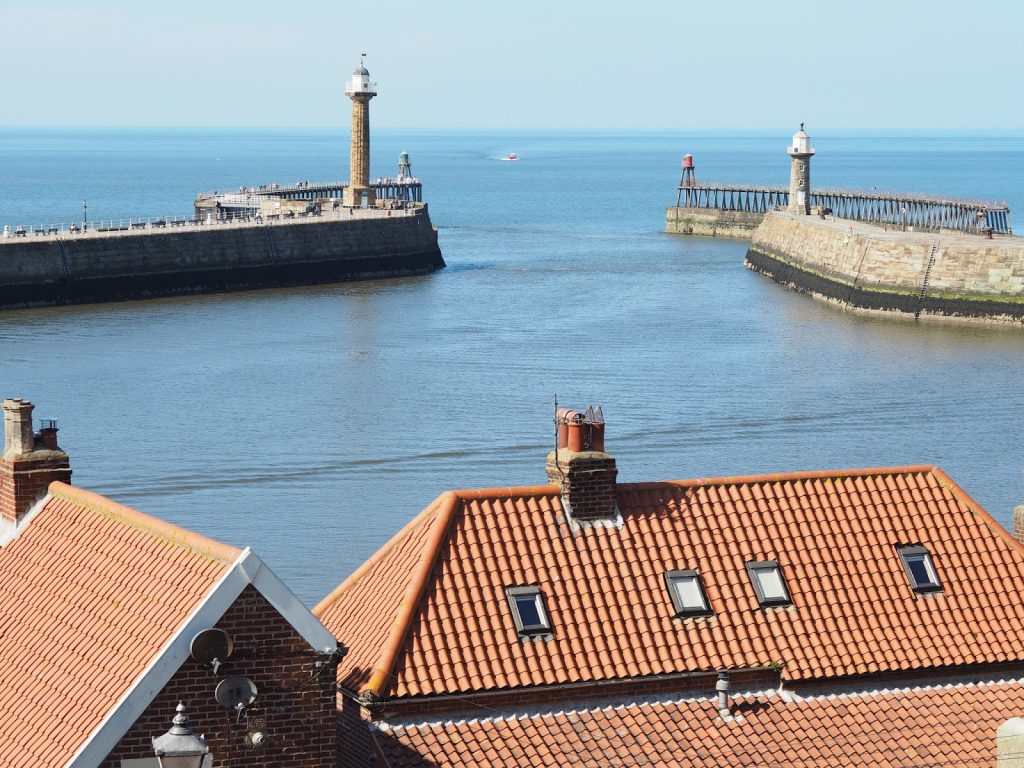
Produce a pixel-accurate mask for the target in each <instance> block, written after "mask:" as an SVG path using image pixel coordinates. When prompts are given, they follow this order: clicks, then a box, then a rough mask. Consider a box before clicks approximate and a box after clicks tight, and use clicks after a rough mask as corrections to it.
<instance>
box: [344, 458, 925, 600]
mask: <svg viewBox="0 0 1024 768" xmlns="http://www.w3.org/2000/svg"><path fill="white" fill-rule="evenodd" d="M935 469H937V467H935V466H934V465H932V464H905V465H896V466H887V467H853V468H850V469H802V470H796V471H793V472H768V473H765V474H761V475H721V476H718V477H695V478H688V479H683V480H651V481H644V482H635V483H618V484H617V488H619V489H622V490H627V491H630V490H638V491H640V490H648V489H654V488H664V487H665V486H674V487H682V488H690V487H695V486H700V485H729V484H733V485H735V484H744V483H768V482H780V481H786V480H814V479H825V478H840V477H868V476H871V475H895V474H909V473H913V472H931V471H932V470H935ZM446 493H449V494H453V495H454V496H456V497H458V498H459V499H460V500H462V501H473V500H477V499H494V498H502V497H508V496H549V495H551V494H557V493H559V488H558V486H557V485H554V484H546V485H513V486H505V487H494V488H463V489H453V490H450V491H446ZM443 495H445V494H442V496H443ZM440 498H441V497H438V499H440ZM438 499H435V501H434V502H433V503H432V504H431V506H433V504H434V503H436V502H437V500H438ZM429 508H430V507H428V508H427V509H429ZM424 511H425V510H424ZM420 514H421V515H422V512H421V513H420ZM418 518H419V515H417V516H416V518H413V521H411V522H414V521H415V520H416V519H418ZM408 525H409V524H407V525H406V526H405V527H403V528H402V530H401V531H399V532H398V534H397V535H396V537H397V536H401V534H402V533H403V532H404V531H405V528H406V527H408ZM393 543H394V539H392V540H391V541H389V542H388V543H387V544H385V545H384V547H385V548H389V547H391V546H392V544H393ZM378 554H379V553H378ZM360 570H361V569H360ZM356 573H358V571H357V572H356ZM354 575H355V574H353V576H354ZM349 578H352V577H351V576H350V577H349ZM346 581H347V580H346Z"/></svg>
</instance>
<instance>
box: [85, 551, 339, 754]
mask: <svg viewBox="0 0 1024 768" xmlns="http://www.w3.org/2000/svg"><path fill="white" fill-rule="evenodd" d="M250 584H252V585H253V586H254V587H256V589H257V590H259V592H260V593H261V594H262V595H263V596H264V597H265V598H266V599H267V602H269V603H270V604H271V605H273V606H274V608H276V609H277V610H278V612H279V613H280V614H281V615H282V616H283V617H284V618H285V620H286V621H287V622H288V623H289V624H291V626H292V627H293V628H294V629H295V631H296V632H298V633H299V634H300V635H301V636H302V638H303V639H304V640H305V641H306V642H308V643H309V644H310V645H311V646H312V647H313V648H314V649H315V650H316V651H318V652H321V653H331V652H332V651H334V649H335V648H337V645H338V642H337V640H335V639H334V635H332V634H331V633H330V632H329V631H328V630H327V628H326V627H324V625H323V624H321V623H320V622H319V621H318V620H317V619H316V617H315V616H313V614H312V613H310V612H309V609H308V608H306V606H304V605H303V604H302V602H301V601H300V600H299V599H298V598H297V597H296V596H295V595H294V594H293V593H292V591H291V590H290V589H288V587H286V586H285V585H284V582H282V581H281V580H280V579H279V578H278V577H277V576H276V575H275V574H274V572H273V571H271V570H270V568H268V567H266V566H265V565H264V564H263V561H262V560H260V558H259V557H258V556H257V555H256V554H255V553H254V552H253V551H252V550H250V549H249V548H248V547H246V548H245V549H244V550H243V551H242V553H241V554H240V555H239V556H238V559H237V560H236V561H235V562H234V563H233V564H232V566H231V567H230V568H229V569H228V570H227V572H226V573H225V574H224V575H223V576H222V577H221V579H220V581H218V582H217V583H216V584H215V585H214V587H213V589H211V590H210V592H209V594H208V595H207V596H206V598H205V599H204V600H203V601H202V602H201V603H200V604H199V605H198V606H197V607H196V609H195V610H194V611H193V612H192V614H191V615H190V616H189V617H188V618H187V619H186V620H185V623H184V624H182V625H181V627H180V628H179V629H178V631H177V632H176V633H175V634H174V635H173V636H172V637H171V639H170V640H168V642H167V644H166V645H165V646H164V647H163V648H162V649H161V650H160V652H159V653H157V655H156V656H155V657H154V658H153V660H152V661H151V662H150V664H149V666H148V667H146V669H145V670H144V671H143V673H142V674H141V675H140V676H139V678H138V679H137V680H136V681H135V682H134V683H133V684H132V686H131V688H129V689H128V691H127V692H126V693H125V694H124V696H122V697H121V700H120V701H118V703H117V704H116V705H114V707H113V708H112V709H111V710H110V711H109V712H108V713H107V716H106V717H105V718H104V719H103V721H102V722H101V723H100V724H99V726H97V728H96V730H94V731H93V732H92V734H91V735H90V736H89V738H88V739H87V740H86V741H85V743H84V744H82V746H81V747H80V748H79V749H78V752H76V753H75V756H74V757H73V758H71V761H70V762H69V763H68V765H67V768H98V766H100V765H101V764H102V763H103V761H104V760H106V759H107V756H108V755H109V754H110V752H111V750H113V749H114V748H115V747H116V746H117V745H118V743H119V742H120V741H121V739H122V738H124V735H125V734H126V733H127V732H128V729H129V728H131V727H132V725H134V724H135V721H136V720H138V719H139V718H140V717H141V716H142V714H143V713H144V712H145V711H146V709H147V708H148V707H149V705H150V704H151V703H152V701H153V699H155V698H156V697H157V695H158V694H159V693H160V692H161V691H162V690H163V689H164V687H165V686H166V685H167V683H169V682H170V680H171V678H172V677H174V675H175V674H176V673H177V671H178V670H179V669H180V668H181V665H182V664H184V663H185V660H186V659H188V657H189V655H190V653H191V646H192V638H193V637H195V636H196V634H197V633H199V632H201V631H202V630H204V629H209V628H210V627H213V626H216V624H217V622H218V621H220V620H221V618H222V617H223V616H224V614H225V613H227V610H228V609H229V608H230V607H231V606H232V605H234V603H235V600H237V599H238V596H239V595H240V594H242V591H243V590H244V589H245V588H246V587H247V586H249V585H250ZM173 715H174V713H173V712H168V713H167V722H168V723H170V721H171V717H173ZM154 735H155V736H158V735H159V734H154Z"/></svg>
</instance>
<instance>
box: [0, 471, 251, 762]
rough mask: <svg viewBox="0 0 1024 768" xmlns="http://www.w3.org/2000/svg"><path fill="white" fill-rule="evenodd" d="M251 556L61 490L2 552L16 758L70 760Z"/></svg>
mask: <svg viewBox="0 0 1024 768" xmlns="http://www.w3.org/2000/svg"><path fill="white" fill-rule="evenodd" d="M239 554H241V552H240V550H237V549H235V548H233V547H229V546H227V545H225V544H221V543H219V542H216V541H213V540H212V539H207V538H205V537H204V536H200V535H198V534H195V533H191V532H189V531H186V530H183V529H181V528H178V527H177V526H174V525H171V524H169V523H166V522H163V521H162V520H157V519H156V518H152V517H149V516H148V515H144V514H142V513H141V512H136V511H135V510H133V509H129V508H128V507H124V506H121V505H120V504H117V503H115V502H112V501H110V500H109V499H105V498H103V497H102V496H98V495H96V494H93V493H89V492H87V491H82V490H80V489H77V488H72V487H71V486H68V485H65V484H63V483H54V484H53V485H51V486H50V496H49V498H48V499H47V500H46V502H45V504H44V505H43V507H42V508H41V509H40V510H39V511H38V513H37V514H36V515H35V517H34V518H33V519H32V520H31V522H30V523H29V524H28V525H27V527H26V528H25V529H24V530H23V531H22V532H21V533H20V534H19V535H18V536H17V537H16V538H15V539H14V540H12V541H11V542H9V543H8V544H7V545H6V546H4V547H3V548H0V670H3V672H2V674H0V712H2V713H3V715H2V716H0V744H2V745H3V752H4V754H5V755H8V756H12V755H17V756H20V757H19V762H23V763H24V764H26V765H32V766H33V767H34V768H47V767H48V766H53V767H54V768H56V767H57V766H63V765H66V764H67V763H68V761H69V760H70V759H71V758H72V756H73V755H74V754H75V753H76V751H77V750H78V749H79V747H81V746H82V744H83V743H84V742H85V740H86V738H87V737H88V736H89V735H90V734H91V733H92V732H93V731H94V729H95V728H96V727H97V726H98V725H99V724H100V722H101V721H102V720H103V718H104V717H105V716H106V715H107V713H108V712H109V711H111V710H112V709H113V708H114V706H115V704H116V703H117V702H118V701H119V700H120V698H121V697H122V696H123V695H124V694H125V692H126V691H127V690H128V689H129V688H130V687H131V685H132V683H133V682H134V681H135V680H136V679H137V678H138V677H139V676H140V674H141V673H142V672H143V670H144V669H145V668H146V667H147V665H148V664H149V663H150V662H151V661H152V660H153V658H154V657H155V656H156V655H157V653H158V652H159V651H160V649H161V648H162V647H163V646H164V645H165V644H166V643H167V642H168V640H169V639H170V638H171V637H172V636H173V635H174V633H175V630H177V629H178V627H179V626H180V625H181V624H182V623H183V622H184V621H185V619H186V617H187V616H188V615H189V614H190V613H191V612H192V611H193V610H194V609H195V608H196V606H197V605H198V604H199V603H200V602H202V600H203V598H204V596H205V595H206V594H207V593H208V592H209V591H210V590H211V588H212V587H213V586H214V584H216V582H217V581H218V579H219V578H220V577H221V576H222V575H223V574H224V573H225V571H226V570H227V569H228V568H230V567H231V564H232V563H233V562H234V561H235V560H236V559H237V557H238V556H239ZM0 762H2V761H0Z"/></svg>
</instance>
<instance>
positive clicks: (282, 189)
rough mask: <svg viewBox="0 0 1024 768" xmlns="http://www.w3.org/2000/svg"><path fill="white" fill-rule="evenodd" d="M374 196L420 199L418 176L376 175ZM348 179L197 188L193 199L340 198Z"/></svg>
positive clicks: (421, 192)
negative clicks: (240, 197)
mask: <svg viewBox="0 0 1024 768" xmlns="http://www.w3.org/2000/svg"><path fill="white" fill-rule="evenodd" d="M370 186H371V187H372V188H373V189H374V192H375V193H376V196H377V199H378V200H408V201H410V202H416V203H421V202H423V184H422V182H420V180H419V179H418V178H415V177H407V176H403V177H401V178H395V179H392V178H377V179H376V180H374V181H372V182H371V183H370ZM347 188H348V182H345V181H297V182H295V183H294V184H291V185H281V184H260V185H259V186H257V187H239V188H238V189H234V190H224V191H223V192H221V191H215V192H200V193H199V194H198V195H197V196H196V201H197V202H201V201H203V200H213V199H219V198H223V197H225V196H229V195H230V196H235V195H255V196H257V197H279V198H281V199H283V200H310V201H313V200H322V199H331V198H335V199H339V200H340V199H341V198H342V196H343V195H344V192H345V190H346V189H347Z"/></svg>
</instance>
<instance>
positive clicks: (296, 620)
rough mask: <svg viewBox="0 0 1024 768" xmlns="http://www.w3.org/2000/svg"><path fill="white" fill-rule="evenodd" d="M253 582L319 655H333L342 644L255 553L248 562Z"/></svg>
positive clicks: (246, 566) (248, 571) (251, 581)
mask: <svg viewBox="0 0 1024 768" xmlns="http://www.w3.org/2000/svg"><path fill="white" fill-rule="evenodd" d="M245 568H246V573H247V574H248V576H249V580H250V583H251V584H252V585H253V586H254V587H256V589H257V590H259V593H260V594H261V595H263V597H265V598H266V599H267V602H268V603H270V604H271V605H272V606H274V608H276V609H277V612H278V613H280V614H281V615H282V616H283V617H284V619H285V621H287V622H288V623H289V624H291V625H292V629H294V630H295V631H296V632H298V633H299V634H300V635H301V636H302V639H303V640H305V641H306V642H307V643H309V645H310V647H312V648H313V650H315V651H317V652H318V653H333V652H334V650H335V649H336V648H337V647H338V641H337V639H336V638H335V637H334V635H333V634H331V631H330V630H329V629H327V627H325V626H324V625H323V624H321V623H320V620H319V619H317V617H316V616H314V615H313V613H312V612H311V611H310V610H309V608H307V607H306V605H305V604H304V603H303V602H302V601H301V600H299V598H298V597H296V596H295V593H294V592H292V591H291V590H290V589H288V586H287V585H286V584H285V583H284V582H283V581H281V579H279V578H278V576H277V574H276V573H274V572H273V571H272V570H270V568H269V567H267V565H266V564H264V562H263V561H262V560H260V558H259V557H258V556H257V555H256V554H255V553H250V555H249V557H248V558H247V560H246V563H245Z"/></svg>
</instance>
